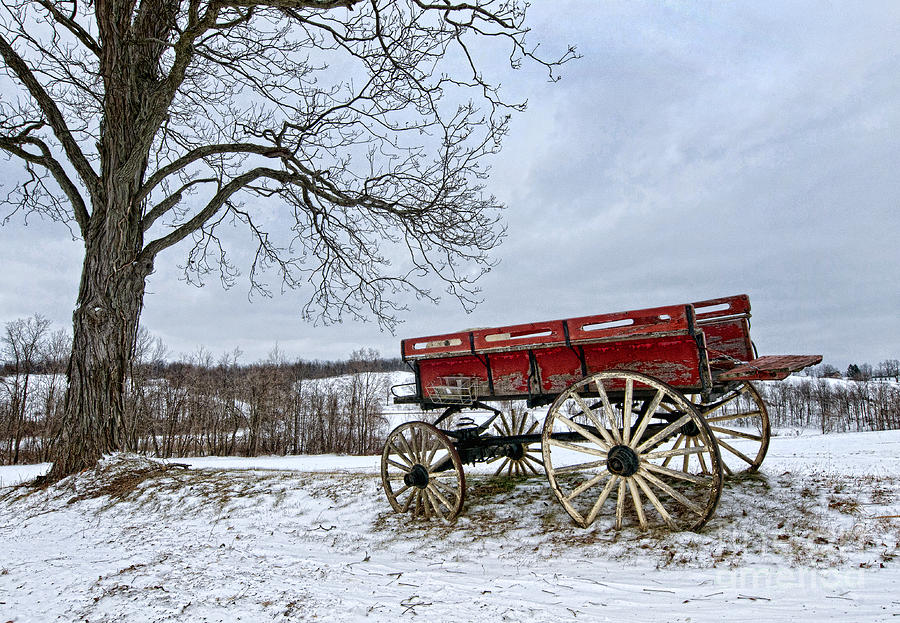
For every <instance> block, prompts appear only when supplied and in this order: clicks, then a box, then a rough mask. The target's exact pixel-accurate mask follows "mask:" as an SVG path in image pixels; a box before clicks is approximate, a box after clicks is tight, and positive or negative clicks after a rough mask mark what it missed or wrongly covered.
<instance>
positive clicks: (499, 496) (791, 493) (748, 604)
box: [0, 431, 900, 623]
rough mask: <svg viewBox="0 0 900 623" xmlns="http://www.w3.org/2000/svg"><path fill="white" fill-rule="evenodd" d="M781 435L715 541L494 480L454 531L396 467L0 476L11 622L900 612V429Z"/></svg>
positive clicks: (218, 460)
mask: <svg viewBox="0 0 900 623" xmlns="http://www.w3.org/2000/svg"><path fill="white" fill-rule="evenodd" d="M779 432H780V434H779V435H778V436H776V437H774V438H773V439H772V443H771V447H770V451H769V456H768V457H767V459H766V462H765V463H764V464H763V470H762V472H763V473H762V475H760V476H758V477H753V478H746V479H743V480H742V481H729V482H728V484H727V486H726V488H725V491H724V492H723V494H722V500H721V502H720V504H719V507H718V510H717V512H716V516H715V517H714V519H713V520H712V521H710V523H709V524H707V526H706V528H704V530H703V531H702V532H701V533H700V534H694V533H662V532H660V533H656V532H654V533H640V532H639V531H637V530H633V529H628V530H625V531H623V532H622V533H620V534H618V535H616V534H612V533H604V532H599V531H595V530H591V529H588V530H582V529H580V528H577V527H575V526H573V525H572V523H571V521H570V520H569V519H568V515H566V514H565V512H564V511H563V509H562V507H561V506H560V505H559V504H558V502H557V501H556V500H555V498H553V496H552V493H551V492H550V490H549V487H548V486H547V482H546V480H545V479H544V478H543V477H534V478H530V479H524V480H521V481H518V482H516V486H515V487H512V488H509V487H498V486H496V482H497V481H494V480H492V479H491V478H490V476H489V474H487V473H485V471H484V470H477V469H476V470H471V471H467V476H468V488H469V495H468V498H467V507H466V509H465V511H464V513H463V515H462V516H460V518H459V519H458V520H457V521H456V523H454V524H449V525H448V524H443V523H438V522H424V521H417V522H410V521H409V520H408V519H407V518H406V517H403V516H399V515H396V514H394V513H393V512H392V511H391V509H390V507H389V506H388V504H387V501H386V500H385V498H384V494H383V493H382V492H381V488H380V479H379V477H378V474H377V471H378V466H379V459H378V457H348V456H337V455H326V456H300V457H258V458H237V457H207V458H187V459H173V460H172V461H171V462H184V463H188V464H190V466H191V468H190V469H179V468H176V467H170V468H169V469H167V470H166V471H165V472H162V473H158V474H156V475H152V476H151V477H147V478H146V479H143V480H141V479H138V480H139V482H137V483H136V488H134V489H133V490H131V489H130V488H129V487H122V489H121V490H117V489H116V488H115V487H113V488H109V487H108V485H109V483H111V482H122V481H121V480H116V479H117V478H119V479H121V478H123V477H125V476H127V475H128V474H134V473H139V472H135V470H136V469H138V470H139V469H146V468H148V467H149V466H151V465H152V463H151V462H150V461H149V460H147V459H144V458H141V457H135V456H129V455H120V456H116V457H111V458H109V459H107V460H106V461H105V462H104V463H103V465H102V466H101V468H99V470H98V473H92V472H86V473H83V474H80V475H77V476H75V477H72V478H69V479H66V480H65V481H63V482H62V483H59V484H58V485H55V486H53V487H50V488H47V489H43V490H32V489H26V488H12V487H9V486H8V485H10V484H12V483H15V482H20V481H22V480H25V479H28V478H31V477H32V476H34V475H35V474H37V473H40V472H41V471H42V470H44V469H46V467H47V466H46V465H44V466H24V467H2V468H0V480H2V482H3V484H4V485H7V487H6V488H5V489H0V621H4V622H5V621H15V622H16V623H19V622H25V621H72V620H90V621H92V622H98V621H120V620H127V621H184V620H189V621H237V620H246V621H276V620H277V621H295V620H296V621H300V620H313V619H315V620H324V621H361V620H366V621H396V620H416V619H420V620H434V621H507V620H508V621H525V620H527V621H560V620H575V621H577V620H587V621H606V620H623V619H628V620H635V619H636V620H647V621H711V620H721V619H722V618H723V616H724V615H725V614H727V618H728V619H729V620H732V621H751V620H752V621H761V620H767V621H791V620H794V619H797V618H798V617H802V618H803V619H804V620H823V619H824V620H828V619H840V620H852V621H863V620H865V621H878V620H885V621H886V620H891V621H896V620H898V619H897V617H898V616H900V597H898V596H897V592H896V586H897V584H898V582H900V571H898V568H900V566H898V562H900V554H898V551H897V548H898V540H900V521H898V520H897V519H896V515H900V502H898V489H900V487H898V482H900V481H898V475H900V431H888V432H879V433H847V434H832V435H821V434H812V433H810V432H801V434H789V433H790V432H791V431H779ZM507 484H509V483H508V481H507ZM104 487H108V488H107V489H104ZM101 493H102V494H103V495H101ZM891 516H893V517H891Z"/></svg>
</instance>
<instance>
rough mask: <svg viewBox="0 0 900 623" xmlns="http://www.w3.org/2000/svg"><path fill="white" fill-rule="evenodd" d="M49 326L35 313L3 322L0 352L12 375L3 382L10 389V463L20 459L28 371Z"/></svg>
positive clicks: (26, 400) (27, 392) (32, 370)
mask: <svg viewBox="0 0 900 623" xmlns="http://www.w3.org/2000/svg"><path fill="white" fill-rule="evenodd" d="M49 330H50V321H49V320H48V319H47V318H45V317H43V316H41V315H40V314H35V315H34V316H31V317H30V318H20V319H18V320H14V321H12V322H9V323H7V324H6V327H5V329H4V332H3V336H2V337H0V347H2V351H0V352H2V356H3V358H4V359H7V360H8V361H10V362H11V363H12V366H13V376H12V378H11V379H10V380H9V381H7V382H6V386H7V391H8V393H9V422H8V433H7V439H8V448H7V455H8V456H9V460H10V462H11V463H18V462H19V449H20V445H21V443H22V436H23V434H24V432H25V423H26V420H27V418H28V405H29V403H28V399H29V391H30V382H31V375H32V374H34V372H35V366H36V364H37V363H38V361H39V359H40V358H41V357H42V356H43V351H44V348H45V344H44V341H45V339H46V337H47V334H48V332H49Z"/></svg>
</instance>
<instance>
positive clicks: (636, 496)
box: [627, 477, 647, 530]
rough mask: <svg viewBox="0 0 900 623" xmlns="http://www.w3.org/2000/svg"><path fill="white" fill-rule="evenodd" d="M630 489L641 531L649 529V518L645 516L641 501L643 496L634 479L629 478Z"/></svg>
mask: <svg viewBox="0 0 900 623" xmlns="http://www.w3.org/2000/svg"><path fill="white" fill-rule="evenodd" d="M627 482H628V488H629V489H630V490H631V499H632V501H633V502H634V510H635V511H637V516H638V523H639V524H640V525H641V530H646V529H647V516H646V515H644V504H643V502H642V501H641V494H640V493H638V487H637V485H636V484H635V481H634V478H633V477H632V478H629V479H628V480H627Z"/></svg>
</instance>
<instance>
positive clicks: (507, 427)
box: [488, 411, 544, 478]
mask: <svg viewBox="0 0 900 623" xmlns="http://www.w3.org/2000/svg"><path fill="white" fill-rule="evenodd" d="M539 425H540V423H539V422H538V421H537V420H535V419H534V418H533V417H532V416H530V415H529V413H528V412H520V411H513V412H512V413H510V414H509V416H508V417H507V414H506V413H504V412H501V413H500V421H499V422H497V423H496V424H495V425H494V429H493V432H494V434H495V435H496V436H498V437H514V436H519V435H530V434H531V433H532V432H534V429H535V428H537V427H538V426H539ZM516 450H517V452H516V453H515V454H514V455H511V456H497V457H494V458H493V459H490V460H489V461H488V463H493V462H494V461H497V460H500V459H503V462H502V463H501V464H500V467H498V468H497V470H496V471H495V472H494V476H495V477H496V476H500V475H502V474H503V472H504V471H505V472H506V476H507V477H510V478H512V477H520V476H529V475H531V474H538V473H539V472H538V470H537V469H535V465H537V466H539V467H543V466H544V464H543V463H542V462H541V461H539V460H538V459H537V458H536V450H535V449H534V448H532V447H531V444H530V443H520V444H518V448H517V449H516Z"/></svg>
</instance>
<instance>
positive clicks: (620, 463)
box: [606, 446, 640, 477]
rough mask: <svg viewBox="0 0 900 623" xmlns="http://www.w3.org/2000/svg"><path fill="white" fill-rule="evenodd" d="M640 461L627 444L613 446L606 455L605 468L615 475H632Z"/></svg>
mask: <svg viewBox="0 0 900 623" xmlns="http://www.w3.org/2000/svg"><path fill="white" fill-rule="evenodd" d="M638 465H640V461H639V460H638V456H637V454H635V452H634V450H632V449H631V448H629V447H628V446H613V447H612V448H610V449H609V454H607V456H606V469H608V470H609V472H610V473H611V474H615V475H616V476H625V477H627V476H633V475H634V474H635V473H636V472H637V470H638Z"/></svg>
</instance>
